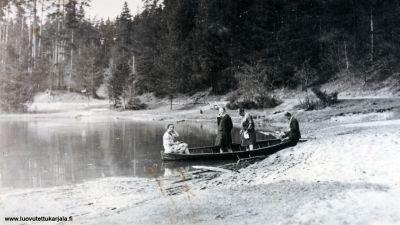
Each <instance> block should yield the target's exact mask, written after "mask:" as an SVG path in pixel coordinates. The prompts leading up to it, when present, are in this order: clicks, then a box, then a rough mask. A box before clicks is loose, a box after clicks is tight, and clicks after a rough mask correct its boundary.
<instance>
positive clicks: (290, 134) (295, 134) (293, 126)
mask: <svg viewBox="0 0 400 225" xmlns="http://www.w3.org/2000/svg"><path fill="white" fill-rule="evenodd" d="M285 118H286V119H287V120H289V130H288V131H286V132H284V134H283V135H282V138H283V139H284V140H289V141H290V142H291V143H292V144H293V146H295V145H296V144H297V142H298V141H299V140H300V138H301V134H300V126H299V122H298V121H297V119H296V118H294V116H292V114H291V113H289V112H286V113H285Z"/></svg>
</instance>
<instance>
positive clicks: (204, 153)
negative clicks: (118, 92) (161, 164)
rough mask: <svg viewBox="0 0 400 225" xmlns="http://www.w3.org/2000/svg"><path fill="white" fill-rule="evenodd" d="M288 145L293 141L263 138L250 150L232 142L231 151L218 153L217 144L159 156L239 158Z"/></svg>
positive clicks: (291, 144)
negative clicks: (186, 152)
mask: <svg viewBox="0 0 400 225" xmlns="http://www.w3.org/2000/svg"><path fill="white" fill-rule="evenodd" d="M290 146H293V143H292V142H289V141H281V140H265V141H258V142H257V144H256V147H257V148H256V149H254V150H251V151H246V150H245V149H243V148H242V147H241V146H240V145H239V144H234V145H232V150H233V152H223V153H220V152H219V147H218V146H209V147H201V148H189V151H190V153H191V154H180V153H164V152H163V151H162V152H161V158H162V160H163V161H178V160H225V159H240V158H249V157H254V156H261V155H270V154H273V153H276V152H277V151H279V150H282V149H284V148H287V147H290Z"/></svg>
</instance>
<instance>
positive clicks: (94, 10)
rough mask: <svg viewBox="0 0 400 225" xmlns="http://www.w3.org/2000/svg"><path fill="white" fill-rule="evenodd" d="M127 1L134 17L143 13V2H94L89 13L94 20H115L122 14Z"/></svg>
mask: <svg viewBox="0 0 400 225" xmlns="http://www.w3.org/2000/svg"><path fill="white" fill-rule="evenodd" d="M125 1H126V2H128V6H129V9H130V10H131V13H132V15H135V14H137V13H138V12H140V11H141V9H142V6H143V3H142V0H92V1H91V3H90V5H91V7H90V8H89V9H87V13H88V14H89V16H90V17H92V18H93V17H96V18H98V19H100V18H103V19H107V18H110V19H115V17H117V16H118V15H119V14H120V13H121V11H122V6H123V4H124V2H125Z"/></svg>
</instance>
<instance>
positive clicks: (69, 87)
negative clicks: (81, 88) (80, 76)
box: [68, 30, 74, 91]
mask: <svg viewBox="0 0 400 225" xmlns="http://www.w3.org/2000/svg"><path fill="white" fill-rule="evenodd" d="M73 69H74V30H72V31H71V58H70V72H69V82H68V91H71V85H72V73H73Z"/></svg>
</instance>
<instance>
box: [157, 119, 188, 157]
mask: <svg viewBox="0 0 400 225" xmlns="http://www.w3.org/2000/svg"><path fill="white" fill-rule="evenodd" d="M178 137H179V134H178V132H176V131H175V130H174V125H173V124H168V125H167V131H166V132H165V133H164V136H163V146H164V152H165V153H186V154H189V149H188V144H186V143H184V142H181V141H176V138H178Z"/></svg>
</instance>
